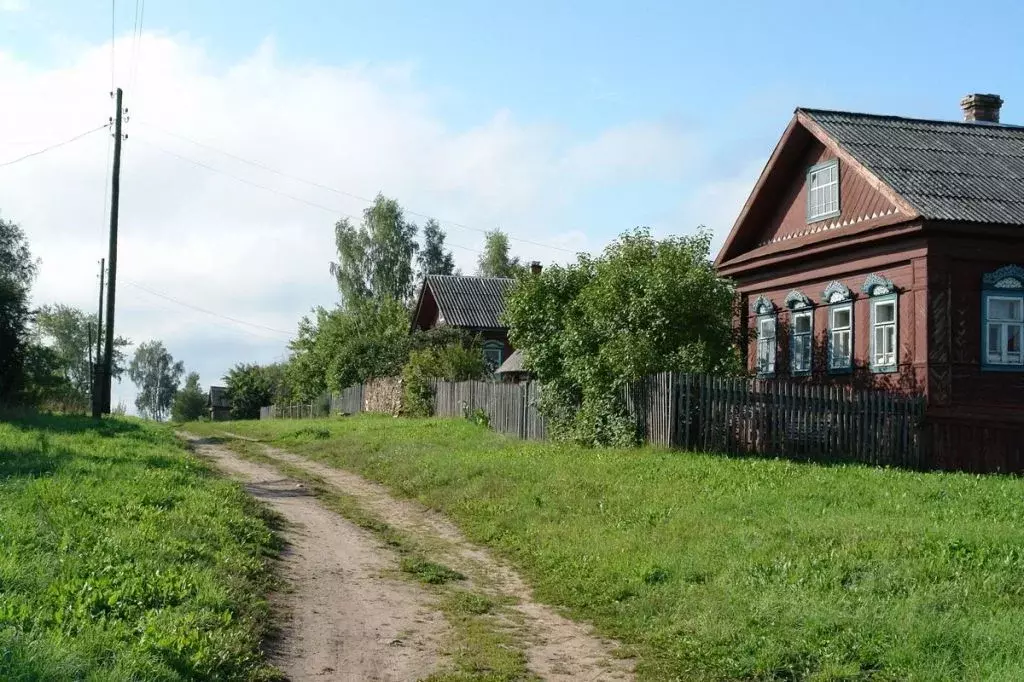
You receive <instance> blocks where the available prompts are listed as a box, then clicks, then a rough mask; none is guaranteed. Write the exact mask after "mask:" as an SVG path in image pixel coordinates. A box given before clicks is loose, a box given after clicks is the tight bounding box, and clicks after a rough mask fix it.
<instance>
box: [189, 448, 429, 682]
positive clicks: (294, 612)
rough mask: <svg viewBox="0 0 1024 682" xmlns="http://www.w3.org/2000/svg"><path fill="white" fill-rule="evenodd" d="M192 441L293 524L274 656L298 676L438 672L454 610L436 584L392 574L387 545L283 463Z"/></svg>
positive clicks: (391, 676) (414, 676) (403, 677)
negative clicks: (440, 606) (291, 475)
mask: <svg viewBox="0 0 1024 682" xmlns="http://www.w3.org/2000/svg"><path fill="white" fill-rule="evenodd" d="M189 441H190V442H191V443H192V445H193V446H194V447H195V448H196V450H197V451H198V453H199V454H200V455H202V456H205V457H209V458H210V459H211V460H213V462H214V464H215V465H216V466H217V468H219V469H220V470H221V471H223V472H225V473H226V474H228V475H230V476H231V477H233V478H236V479H238V480H240V481H243V482H244V483H246V489H247V490H248V491H249V493H250V494H252V495H253V496H254V497H256V498H257V499H259V500H262V501H263V502H265V503H267V504H268V505H270V507H271V508H272V509H273V510H274V511H276V512H277V513H279V514H280V515H281V516H282V517H284V519H285V521H286V522H287V524H288V527H287V528H286V529H285V532H284V535H285V539H286V540H287V542H288V549H287V551H286V552H285V555H284V556H283V557H282V567H283V574H284V575H283V577H284V579H285V581H286V582H287V584H288V585H289V587H290V591H289V592H288V593H287V594H284V595H282V599H283V601H284V602H285V603H284V604H282V606H283V608H282V611H284V612H285V613H287V614H288V616H289V620H288V622H286V623H284V625H283V627H282V632H281V637H280V641H279V642H277V643H276V648H275V650H274V651H272V652H271V658H272V662H273V663H274V664H275V665H277V666H278V667H279V668H281V670H282V671H284V673H285V674H286V675H288V677H289V678H290V679H292V680H295V682H299V681H301V680H324V681H325V682H327V681H331V682H333V681H339V682H340V681H342V680H344V681H345V682H349V681H351V682H356V681H357V680H382V681H385V680H386V681H394V682H399V681H400V682H406V681H407V680H418V679H421V678H423V677H427V676H428V675H430V674H431V673H432V672H434V671H435V670H437V669H438V667H439V663H440V661H441V655H440V653H439V651H440V647H441V644H442V641H443V639H444V637H445V634H446V630H447V625H446V624H445V621H444V617H443V616H442V615H441V614H440V613H438V612H437V611H435V610H434V609H433V608H432V607H431V601H432V597H431V595H430V594H429V593H428V592H427V591H426V590H424V589H423V588H420V587H419V586H417V585H415V584H414V583H411V582H409V581H406V580H402V579H400V578H389V577H387V576H386V573H387V572H388V571H389V570H392V569H395V568H396V566H397V561H396V558H395V557H394V555H393V554H392V553H391V552H390V551H389V550H388V549H387V548H386V547H385V546H384V544H383V543H382V542H380V541H379V540H378V539H377V538H376V537H375V536H373V535H372V534H370V533H369V532H367V531H364V530H362V529H361V528H359V527H357V526H355V525H354V524H352V523H350V522H349V521H346V520H345V519H343V518H341V517H340V516H338V515H337V514H335V513H333V512H331V511H329V510H327V509H325V508H324V507H323V506H322V505H321V504H320V503H319V502H318V501H317V500H316V498H314V497H313V496H311V495H310V494H308V492H307V491H306V490H305V488H304V487H303V486H302V485H301V484H300V483H298V482H296V481H294V480H290V479H288V478H284V477H282V476H281V475H280V474H279V473H278V472H277V471H276V470H275V469H273V468H271V467H266V466H261V465H259V464H254V463H252V462H249V461H246V460H244V459H241V458H240V457H238V456H237V455H235V454H234V453H232V452H231V451H230V450H228V449H227V448H224V447H222V446H218V445H214V444H211V443H210V442H209V441H205V440H201V439H198V438H192V437H190V438H189Z"/></svg>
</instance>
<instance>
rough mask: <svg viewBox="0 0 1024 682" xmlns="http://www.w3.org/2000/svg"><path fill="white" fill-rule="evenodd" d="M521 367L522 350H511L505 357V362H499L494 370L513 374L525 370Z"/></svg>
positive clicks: (497, 372)
mask: <svg viewBox="0 0 1024 682" xmlns="http://www.w3.org/2000/svg"><path fill="white" fill-rule="evenodd" d="M525 371H526V370H525V369H523V351H521V350H517V351H513V353H512V355H510V356H508V358H506V359H505V362H503V363H501V367H499V368H498V369H496V370H494V373H495V374H515V373H517V372H525Z"/></svg>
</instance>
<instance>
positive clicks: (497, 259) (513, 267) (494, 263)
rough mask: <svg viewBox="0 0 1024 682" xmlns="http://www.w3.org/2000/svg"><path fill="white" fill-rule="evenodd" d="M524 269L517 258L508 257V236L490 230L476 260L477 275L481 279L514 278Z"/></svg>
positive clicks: (499, 231)
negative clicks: (481, 251)
mask: <svg viewBox="0 0 1024 682" xmlns="http://www.w3.org/2000/svg"><path fill="white" fill-rule="evenodd" d="M525 270H526V268H525V267H524V266H523V264H522V263H520V262H519V258H518V257H514V256H511V255H509V246H508V235H507V234H505V233H504V232H502V231H501V230H491V231H490V232H488V233H487V238H486V241H485V242H484V252H483V253H482V254H480V258H479V259H478V260H477V274H479V275H482V276H483V277H515V276H516V275H518V274H520V273H521V272H524V271H525Z"/></svg>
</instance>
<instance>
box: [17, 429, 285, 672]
mask: <svg viewBox="0 0 1024 682" xmlns="http://www.w3.org/2000/svg"><path fill="white" fill-rule="evenodd" d="M265 514H266V513H265V512H264V510H263V508H262V507H260V506H259V505H257V504H256V503H255V502H253V501H252V500H251V499H250V498H248V497H247V496H246V495H245V494H244V493H243V492H242V491H241V489H240V488H239V487H238V486H236V485H233V484H231V483H228V482H226V481H223V480H220V479H218V478H217V477H216V476H214V475H213V474H212V473H211V472H210V471H209V470H208V469H207V468H206V467H205V466H204V465H203V464H202V463H201V462H200V461H199V460H197V459H196V458H195V457H193V456H192V455H191V454H190V453H188V452H187V451H186V450H185V449H184V448H183V447H182V446H181V445H180V444H179V443H178V442H177V441H176V439H175V438H174V437H173V435H172V434H171V433H170V431H169V430H167V429H166V428H163V427H160V426H156V425H152V424H145V423H143V422H141V421H135V420H128V419H107V420H104V421H103V422H101V423H99V424H97V423H96V422H94V421H92V420H90V419H88V418H84V417H57V416H25V417H23V418H19V419H15V420H9V421H6V422H0V679H3V680H89V681H90V682H93V681H96V682H99V681H101V680H103V681H106V680H111V681H114V680H125V681H127V680H185V679H221V680H269V679H278V678H279V677H280V676H279V675H278V674H277V673H276V672H275V671H274V670H272V669H271V668H270V667H269V666H268V665H267V664H266V662H265V660H264V657H263V654H262V653H261V651H260V643H261V641H262V639H263V638H264V636H266V635H268V634H270V633H269V632H268V629H267V627H268V626H267V623H268V622H269V607H268V605H267V603H266V601H265V600H264V599H263V597H262V596H261V595H264V594H266V593H267V592H268V591H269V590H270V589H271V587H272V584H273V579H272V574H271V570H270V566H269V558H270V557H271V556H273V555H275V554H276V553H277V551H278V549H279V545H278V544H277V541H276V539H275V536H274V534H273V532H272V530H271V527H270V526H271V524H272V523H273V519H271V518H269V517H268V516H266V515H265Z"/></svg>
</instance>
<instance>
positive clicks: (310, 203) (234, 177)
mask: <svg viewBox="0 0 1024 682" xmlns="http://www.w3.org/2000/svg"><path fill="white" fill-rule="evenodd" d="M134 139H136V140H141V141H142V143H143V144H145V145H147V146H149V147H152V148H153V149H155V150H157V151H158V152H160V153H162V154H167V155H168V156H172V157H174V158H176V159H178V160H179V161H184V162H185V163H190V164H192V165H193V166H198V167H199V168H202V169H204V170H207V171H210V172H211V173H217V174H218V175H223V176H225V177H228V178H231V179H232V180H235V181H236V182H240V183H242V184H244V185H249V186H250V187H255V188H257V189H262V190H264V191H267V192H272V193H273V194H277V195H279V196H282V197H285V198H286V199H291V200H292V201H297V202H299V203H301V204H305V205H307V206H312V207H313V208H318V209H320V210H321V211H326V212H328V213H330V214H331V215H335V216H337V215H341V216H344V217H345V218H351V219H352V220H359V218H358V217H357V216H354V215H352V214H351V213H346V212H344V211H340V210H338V209H336V208H332V207H330V206H324V205H323V204H318V203H317V202H315V201H310V200H308V199H303V198H302V197H297V196H295V195H293V194H288V193H287V192H282V191H281V190H279V189H276V188H274V187H269V186H267V185H261V184H260V183H258V182H253V181H252V180H248V179H246V178H242V177H239V176H237V175H234V174H232V173H228V172H227V171H224V170H221V169H220V168H216V167H214V166H210V165H209V164H205V163H203V162H202V161H196V160H195V159H191V158H189V157H187V156H182V155H181V154H178V153H176V152H172V151H170V150H169V149H164V148H163V147H161V146H160V145H158V144H154V143H153V142H150V141H149V140H147V139H145V138H138V137H136V138H134ZM445 245H446V246H451V247H454V248H457V249H463V250H464V251H470V252H472V253H476V254H480V253H483V252H482V251H480V250H479V249H474V248H470V247H468V246H463V245H461V244H454V243H451V242H448V241H445Z"/></svg>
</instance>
